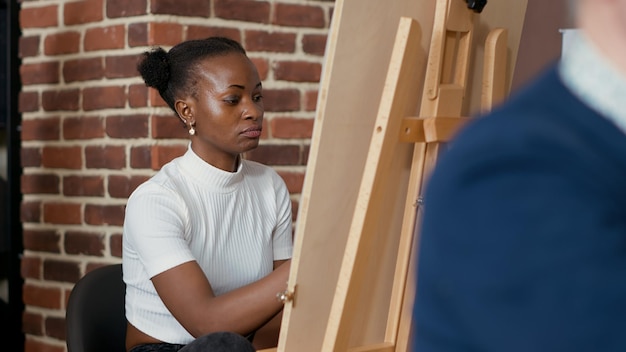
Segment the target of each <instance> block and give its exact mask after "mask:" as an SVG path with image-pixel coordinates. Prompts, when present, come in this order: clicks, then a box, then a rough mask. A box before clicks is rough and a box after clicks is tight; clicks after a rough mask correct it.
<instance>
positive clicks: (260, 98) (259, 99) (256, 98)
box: [252, 94, 263, 102]
mask: <svg viewBox="0 0 626 352" xmlns="http://www.w3.org/2000/svg"><path fill="white" fill-rule="evenodd" d="M252 100H254V101H255V102H259V101H261V100H263V96H262V95H261V94H259V95H255V96H253V97H252Z"/></svg>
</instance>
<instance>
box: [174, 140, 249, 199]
mask: <svg viewBox="0 0 626 352" xmlns="http://www.w3.org/2000/svg"><path fill="white" fill-rule="evenodd" d="M179 163H180V167H181V168H182V169H183V172H184V173H185V175H186V176H188V177H190V178H192V179H193V180H194V181H195V182H196V183H198V184H199V185H201V186H202V187H206V188H209V189H211V190H213V191H222V192H225V193H226V192H231V191H233V190H235V188H236V187H237V186H238V185H239V184H240V183H241V182H242V180H243V168H244V165H243V164H244V163H243V161H242V160H241V159H240V160H239V165H238V166H237V170H236V171H235V172H228V171H224V170H222V169H220V168H217V167H215V166H213V165H211V164H209V163H207V162H206V161H204V160H202V158H200V157H199V156H198V155H197V154H196V153H195V152H194V151H193V150H192V149H191V144H189V146H188V147H187V152H185V154H184V155H183V156H182V157H181V158H180V159H179Z"/></svg>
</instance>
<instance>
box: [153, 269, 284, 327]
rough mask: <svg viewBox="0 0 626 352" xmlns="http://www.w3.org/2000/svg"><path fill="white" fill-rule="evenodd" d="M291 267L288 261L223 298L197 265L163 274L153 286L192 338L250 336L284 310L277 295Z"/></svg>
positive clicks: (158, 276)
mask: <svg viewBox="0 0 626 352" xmlns="http://www.w3.org/2000/svg"><path fill="white" fill-rule="evenodd" d="M275 264H276V263H275ZM290 267H291V261H290V260H288V261H285V262H284V263H282V265H278V266H276V269H275V270H274V271H273V272H271V273H270V274H269V275H267V276H266V277H264V278H262V279H260V280H259V281H256V282H254V283H251V284H249V285H247V286H243V287H241V288H239V289H236V290H233V291H231V292H228V293H226V294H223V295H220V296H215V294H214V293H213V289H212V288H211V285H210V283H209V281H208V280H207V278H206V276H205V275H204V272H203V271H202V269H201V268H200V266H199V265H198V264H197V263H196V262H195V261H190V262H187V263H184V264H181V265H178V266H176V267H174V268H172V269H169V270H167V271H164V272H163V273H161V274H159V275H156V276H155V277H153V278H152V282H153V284H154V287H155V288H156V290H157V292H158V293H159V296H160V297H161V299H162V300H163V303H164V304H165V306H166V307H167V308H168V309H169V310H170V312H172V314H173V315H174V317H175V318H176V319H177V320H178V321H179V322H180V323H181V325H183V327H185V329H187V331H189V333H190V334H191V335H193V336H195V337H198V336H202V335H205V334H207V333H210V332H215V331H233V332H237V333H239V334H242V335H247V334H249V333H251V332H253V331H255V330H256V329H258V328H259V327H261V326H263V325H264V324H265V323H267V322H268V321H269V320H271V319H272V318H273V317H274V316H275V315H276V314H277V313H278V312H280V311H281V309H282V308H283V304H282V303H281V302H279V301H278V300H277V299H276V294H277V293H278V292H281V291H283V290H284V289H285V288H286V286H287V279H288V278H289V269H290Z"/></svg>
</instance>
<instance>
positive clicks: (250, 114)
mask: <svg viewBox="0 0 626 352" xmlns="http://www.w3.org/2000/svg"><path fill="white" fill-rule="evenodd" d="M263 112H264V109H263V104H262V103H255V102H252V101H251V102H250V103H248V104H247V105H246V107H245V109H244V110H243V113H242V117H243V118H244V119H250V120H255V121H256V120H258V119H260V118H262V117H263Z"/></svg>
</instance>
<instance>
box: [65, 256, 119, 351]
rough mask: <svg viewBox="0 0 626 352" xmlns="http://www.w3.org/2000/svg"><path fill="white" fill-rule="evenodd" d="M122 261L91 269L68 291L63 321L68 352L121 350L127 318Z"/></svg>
mask: <svg viewBox="0 0 626 352" xmlns="http://www.w3.org/2000/svg"><path fill="white" fill-rule="evenodd" d="M125 290H126V285H125V284H124V281H123V280H122V264H112V265H108V266H104V267H100V268H98V269H94V270H92V271H90V272H89V273H87V274H86V275H85V276H83V277H82V278H81V279H80V280H78V282H77V283H76V285H75V286H74V288H73V289H72V292H71V293H70V297H69V299H68V305H67V310H66V314H65V322H66V329H67V331H66V338H65V339H66V343H67V349H68V351H69V352H100V351H102V352H104V351H106V352H124V351H125V350H126V349H125V339H126V317H125V315H124V295H125Z"/></svg>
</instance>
